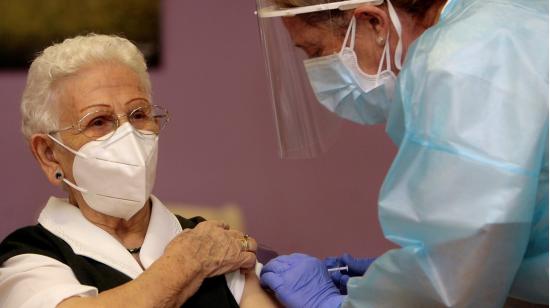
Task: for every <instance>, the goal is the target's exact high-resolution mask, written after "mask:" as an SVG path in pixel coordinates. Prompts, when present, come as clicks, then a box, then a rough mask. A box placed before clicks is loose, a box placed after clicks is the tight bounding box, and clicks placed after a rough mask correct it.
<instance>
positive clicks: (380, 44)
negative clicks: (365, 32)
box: [376, 36, 386, 46]
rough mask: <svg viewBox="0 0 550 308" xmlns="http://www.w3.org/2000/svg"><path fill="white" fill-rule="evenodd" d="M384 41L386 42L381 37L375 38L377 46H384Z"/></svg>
mask: <svg viewBox="0 0 550 308" xmlns="http://www.w3.org/2000/svg"><path fill="white" fill-rule="evenodd" d="M385 41H386V40H385V39H384V38H383V37H381V36H379V37H377V38H376V44H378V45H379V46H384V43H385Z"/></svg>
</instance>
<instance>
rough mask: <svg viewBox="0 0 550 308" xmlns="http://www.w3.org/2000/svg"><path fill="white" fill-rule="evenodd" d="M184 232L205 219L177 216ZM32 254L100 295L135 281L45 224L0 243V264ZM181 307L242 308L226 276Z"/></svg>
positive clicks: (210, 281)
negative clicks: (55, 262) (84, 253)
mask: <svg viewBox="0 0 550 308" xmlns="http://www.w3.org/2000/svg"><path fill="white" fill-rule="evenodd" d="M176 217H177V218H178V220H179V222H180V224H181V227H182V228H183V229H187V228H194V227H195V226H196V225H197V224H198V223H199V222H201V221H204V218H202V217H194V218H191V219H185V218H183V217H180V216H177V215H176ZM25 253H32V254H39V255H43V256H47V257H50V258H54V259H56V260H58V261H59V262H61V263H64V264H66V265H67V266H69V267H70V268H71V269H72V270H73V272H74V274H75V276H76V278H77V279H78V281H79V282H80V283H81V284H83V285H88V286H93V287H96V288H97V289H98V291H99V292H102V291H105V290H109V289H112V288H114V287H117V286H119V285H121V284H124V283H126V282H129V281H130V280H132V278H130V277H128V276H127V275H126V274H124V273H121V272H119V271H118V270H116V269H114V268H112V267H109V266H107V265H105V264H103V263H100V262H98V261H96V260H93V259H91V258H88V257H85V256H80V255H77V254H75V253H74V251H73V250H72V248H71V247H70V246H69V245H68V244H67V243H66V242H65V241H63V240H62V239H60V238H59V237H57V236H55V235H54V234H53V233H51V232H50V231H48V230H46V229H45V228H44V227H42V225H40V224H38V225H35V226H30V227H25V228H21V229H18V230H17V231H15V232H13V233H12V234H10V235H8V237H6V238H5V239H4V240H3V241H2V243H0V264H2V263H4V262H5V261H6V260H7V259H9V258H11V257H13V256H17V255H20V254H25ZM182 307H209V308H210V307H239V305H238V304H237V302H236V301H235V298H234V297H233V295H232V294H231V291H230V290H229V288H228V287H227V283H226V281H225V276H224V275H221V276H216V277H212V278H207V279H205V280H204V282H203V283H202V285H201V287H200V288H199V290H198V291H197V292H196V293H195V294H194V295H193V296H192V297H191V298H189V299H188V300H187V301H186V302H185V304H183V306H182Z"/></svg>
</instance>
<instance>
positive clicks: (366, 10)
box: [353, 4, 391, 46]
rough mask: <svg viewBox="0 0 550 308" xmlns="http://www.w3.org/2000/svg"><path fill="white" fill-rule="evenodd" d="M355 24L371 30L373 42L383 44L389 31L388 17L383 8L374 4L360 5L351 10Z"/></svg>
mask: <svg viewBox="0 0 550 308" xmlns="http://www.w3.org/2000/svg"><path fill="white" fill-rule="evenodd" d="M353 15H354V16H355V19H356V20H357V25H358V26H361V27H366V28H367V29H369V30H372V31H371V33H372V34H373V36H374V39H375V42H376V44H378V45H381V46H384V44H385V42H386V38H387V36H388V32H389V31H390V24H391V23H390V19H389V17H388V14H387V13H386V11H385V10H384V9H382V8H381V7H379V6H375V5H369V4H366V5H361V6H359V7H357V8H356V9H355V11H354V12H353Z"/></svg>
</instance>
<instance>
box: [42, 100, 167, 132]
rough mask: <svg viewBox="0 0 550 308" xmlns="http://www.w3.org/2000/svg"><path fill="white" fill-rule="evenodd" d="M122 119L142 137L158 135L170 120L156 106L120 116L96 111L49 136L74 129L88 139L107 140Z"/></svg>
mask: <svg viewBox="0 0 550 308" xmlns="http://www.w3.org/2000/svg"><path fill="white" fill-rule="evenodd" d="M122 117H126V118H127V119H128V122H129V123H130V124H131V125H132V126H133V127H134V128H135V129H136V130H137V131H138V132H139V133H141V134H143V135H158V134H159V133H160V130H161V129H163V128H164V127H165V126H166V124H168V122H169V120H170V114H169V113H168V110H166V109H165V108H163V107H160V106H158V105H146V106H140V107H137V108H135V109H133V110H132V111H130V112H129V113H128V114H121V115H117V114H115V113H114V112H113V111H112V110H97V111H93V112H90V113H88V114H86V115H85V116H83V117H82V118H80V120H78V122H76V123H75V124H73V125H71V126H68V127H65V128H62V129H59V130H55V131H51V132H50V134H55V133H59V132H63V131H67V130H70V129H74V130H76V131H77V132H78V133H82V134H83V135H84V136H86V137H88V138H90V139H94V140H98V139H102V138H103V137H105V138H107V137H108V136H109V134H110V133H111V132H114V131H115V130H116V129H117V128H118V127H119V126H120V118H122ZM78 133H77V134H78Z"/></svg>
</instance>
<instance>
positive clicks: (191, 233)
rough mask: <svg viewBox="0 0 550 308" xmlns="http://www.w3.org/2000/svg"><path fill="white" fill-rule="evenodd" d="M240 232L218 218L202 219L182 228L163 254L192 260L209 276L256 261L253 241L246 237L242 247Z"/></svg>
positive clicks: (251, 264) (240, 267)
mask: <svg viewBox="0 0 550 308" xmlns="http://www.w3.org/2000/svg"><path fill="white" fill-rule="evenodd" d="M243 238H244V234H243V233H242V232H240V231H237V230H229V228H228V227H227V226H226V225H225V224H224V223H222V222H220V221H203V222H201V223H199V224H198V225H197V226H196V227H195V228H193V229H185V230H183V232H182V233H181V234H179V235H178V236H177V237H175V238H174V239H173V240H172V241H171V242H170V244H168V246H167V247H166V249H165V251H164V253H165V255H167V256H169V257H172V258H174V259H176V260H179V261H180V262H189V261H190V260H191V261H194V262H196V263H197V264H196V265H197V266H199V267H200V269H201V270H200V272H201V273H202V274H203V275H204V277H213V276H218V275H222V274H225V273H228V272H232V271H236V270H239V269H243V270H247V269H250V268H253V267H254V266H255V265H256V250H257V243H256V241H255V240H254V239H253V238H251V237H249V238H248V243H249V247H248V250H246V251H243V250H242V248H243V245H242V241H243Z"/></svg>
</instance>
